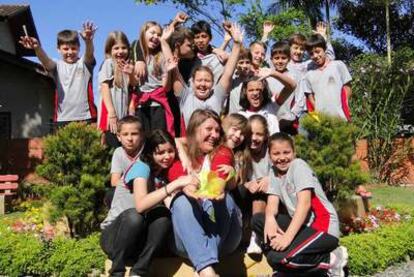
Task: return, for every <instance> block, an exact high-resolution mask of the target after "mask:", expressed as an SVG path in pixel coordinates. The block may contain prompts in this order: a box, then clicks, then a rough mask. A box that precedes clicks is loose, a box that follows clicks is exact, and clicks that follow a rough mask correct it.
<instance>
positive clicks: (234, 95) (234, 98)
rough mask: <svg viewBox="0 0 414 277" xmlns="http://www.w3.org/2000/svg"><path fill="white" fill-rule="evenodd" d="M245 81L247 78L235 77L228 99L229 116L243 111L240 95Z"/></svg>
mask: <svg viewBox="0 0 414 277" xmlns="http://www.w3.org/2000/svg"><path fill="white" fill-rule="evenodd" d="M245 79H246V78H242V77H240V76H237V75H234V76H233V81H232V85H231V90H230V95H229V98H228V101H229V114H232V113H238V112H239V111H241V110H243V108H242V106H240V94H241V89H242V86H243V82H244V80H245Z"/></svg>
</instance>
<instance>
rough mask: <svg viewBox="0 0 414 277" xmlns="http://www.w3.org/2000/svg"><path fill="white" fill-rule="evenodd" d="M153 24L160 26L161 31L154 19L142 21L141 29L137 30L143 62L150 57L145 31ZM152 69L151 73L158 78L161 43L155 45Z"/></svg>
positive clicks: (159, 73)
mask: <svg viewBox="0 0 414 277" xmlns="http://www.w3.org/2000/svg"><path fill="white" fill-rule="evenodd" d="M153 26H157V27H158V28H160V30H161V32H162V27H161V25H160V24H158V23H157V22H155V21H147V22H145V23H144V25H142V27H141V30H140V32H139V45H140V47H141V50H142V54H143V55H144V60H145V63H147V64H148V61H149V58H150V50H149V48H148V45H147V42H146V40H145V33H146V32H147V30H148V29H149V28H151V27H153ZM154 53H155V54H154V71H153V75H154V76H155V77H157V78H159V77H160V76H161V74H162V70H161V57H162V52H161V45H159V46H158V47H157V49H155V51H154Z"/></svg>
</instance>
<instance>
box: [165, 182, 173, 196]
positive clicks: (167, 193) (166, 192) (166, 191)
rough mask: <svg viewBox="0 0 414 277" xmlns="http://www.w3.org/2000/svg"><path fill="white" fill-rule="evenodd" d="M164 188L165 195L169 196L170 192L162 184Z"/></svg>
mask: <svg viewBox="0 0 414 277" xmlns="http://www.w3.org/2000/svg"><path fill="white" fill-rule="evenodd" d="M164 190H165V194H166V195H167V196H171V193H169V192H168V190H167V185H165V186H164Z"/></svg>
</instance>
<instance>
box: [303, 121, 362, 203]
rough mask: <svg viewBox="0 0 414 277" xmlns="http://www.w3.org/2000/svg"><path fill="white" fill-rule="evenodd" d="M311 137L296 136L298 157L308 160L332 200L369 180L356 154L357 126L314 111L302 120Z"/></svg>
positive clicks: (345, 196) (343, 197)
mask: <svg viewBox="0 0 414 277" xmlns="http://www.w3.org/2000/svg"><path fill="white" fill-rule="evenodd" d="M301 125H302V126H303V127H304V129H306V131H307V132H308V135H307V136H304V135H298V136H296V148H297V149H296V151H297V155H298V157H300V158H302V159H304V160H305V161H307V162H308V163H309V164H310V165H311V167H312V168H313V170H314V171H315V173H316V175H317V177H318V179H319V181H320V182H321V184H322V186H323V187H324V190H325V192H326V193H327V195H328V197H329V198H330V200H331V201H333V200H336V199H338V198H339V199H345V198H347V196H349V195H350V193H352V192H353V191H354V190H355V188H356V187H357V186H358V185H360V184H362V183H365V182H366V181H368V175H367V174H366V173H363V172H362V170H361V168H360V165H359V162H358V161H355V160H353V159H352V156H353V155H354V153H355V142H356V134H357V128H356V127H355V126H354V125H352V124H350V123H348V122H345V121H343V120H342V119H339V118H336V117H331V116H328V115H324V114H319V113H318V114H317V113H311V114H308V115H306V116H305V117H304V118H303V119H302V120H301Z"/></svg>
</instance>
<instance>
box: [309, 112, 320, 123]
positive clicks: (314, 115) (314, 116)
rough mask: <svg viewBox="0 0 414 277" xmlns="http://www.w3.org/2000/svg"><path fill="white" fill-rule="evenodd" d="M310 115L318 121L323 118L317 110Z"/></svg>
mask: <svg viewBox="0 0 414 277" xmlns="http://www.w3.org/2000/svg"><path fill="white" fill-rule="evenodd" d="M309 116H310V117H311V118H313V119H315V120H316V121H317V122H321V120H320V119H319V116H318V113H317V112H310V113H309Z"/></svg>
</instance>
